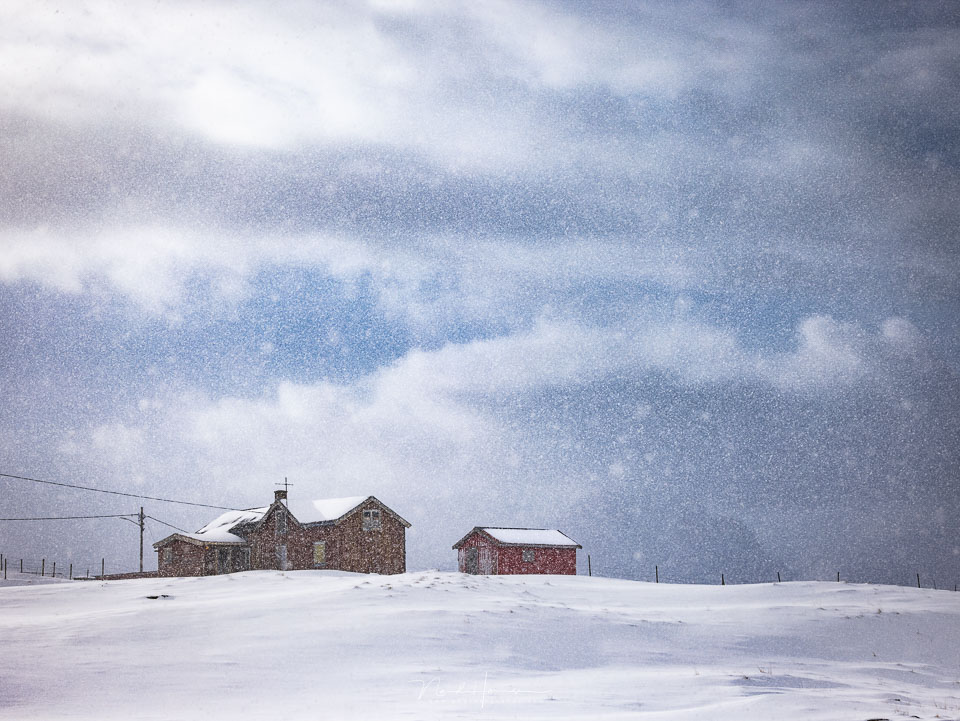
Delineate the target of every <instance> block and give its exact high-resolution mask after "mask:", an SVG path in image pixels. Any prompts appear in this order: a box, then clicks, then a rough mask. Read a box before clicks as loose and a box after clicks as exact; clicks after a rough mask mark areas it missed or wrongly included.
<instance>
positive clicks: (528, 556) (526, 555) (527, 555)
mask: <svg viewBox="0 0 960 721" xmlns="http://www.w3.org/2000/svg"><path fill="white" fill-rule="evenodd" d="M535 555H536V551H534V550H533V549H532V548H524V549H523V562H524V563H533V559H534V556H535Z"/></svg>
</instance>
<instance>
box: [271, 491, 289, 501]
mask: <svg viewBox="0 0 960 721" xmlns="http://www.w3.org/2000/svg"><path fill="white" fill-rule="evenodd" d="M285 500H287V491H286V489H284V490H282V491H274V492H273V502H274V503H276V502H277V501H285Z"/></svg>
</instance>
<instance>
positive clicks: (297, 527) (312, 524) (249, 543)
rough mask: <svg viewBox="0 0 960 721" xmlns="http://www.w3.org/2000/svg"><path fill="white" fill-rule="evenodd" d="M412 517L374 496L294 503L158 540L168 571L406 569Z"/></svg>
mask: <svg viewBox="0 0 960 721" xmlns="http://www.w3.org/2000/svg"><path fill="white" fill-rule="evenodd" d="M409 527H410V524H409V523H408V522H407V521H405V520H404V519H403V518H401V517H400V516H399V515H397V514H396V513H395V512H394V511H393V510H391V509H390V508H388V507H387V506H386V505H384V504H383V503H382V502H381V501H379V500H377V499H376V498H374V497H373V496H354V497H351V498H327V499H321V500H317V501H305V502H299V503H296V502H295V503H291V504H288V502H287V492H286V491H285V490H283V491H275V498H274V501H273V503H272V504H270V505H269V506H265V507H263V508H251V509H248V510H243V511H228V512H226V513H224V514H222V515H221V516H219V517H217V518H215V519H214V520H212V521H211V522H210V523H208V524H207V525H205V526H204V527H203V528H201V529H200V530H199V531H197V532H196V533H174V534H172V535H170V536H167V537H166V538H164V539H162V540H160V541H157V542H156V543H154V544H153V547H154V549H156V551H157V554H158V558H157V569H158V574H159V575H160V576H212V575H216V574H221V573H234V572H236V571H248V570H254V569H279V570H302V569H311V568H321V569H336V570H340V571H355V572H358V573H403V572H404V571H405V570H406V536H405V534H406V529H407V528H409Z"/></svg>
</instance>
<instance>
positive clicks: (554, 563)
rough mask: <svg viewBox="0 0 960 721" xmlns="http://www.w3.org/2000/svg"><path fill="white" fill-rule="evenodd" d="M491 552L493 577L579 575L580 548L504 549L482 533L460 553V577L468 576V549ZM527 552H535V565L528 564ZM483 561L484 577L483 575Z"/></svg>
mask: <svg viewBox="0 0 960 721" xmlns="http://www.w3.org/2000/svg"><path fill="white" fill-rule="evenodd" d="M474 547H475V548H480V549H489V552H490V553H491V554H492V557H493V558H492V566H493V567H492V569H491V570H490V573H492V574H497V575H514V574H522V573H551V574H562V575H570V576H575V575H576V574H577V549H576V548H541V547H538V546H526V547H524V546H500V545H497V544H496V543H495V542H494V541H492V540H491V539H490V538H488V537H487V536H486V535H485V534H483V533H481V532H480V531H476V532H474V533H472V534H471V535H470V536H468V537H467V538H466V539H465V540H464V541H463V545H461V546H460V548H459V549H457V567H458V569H459V571H460V573H466V572H467V568H466V554H465V553H464V551H465V550H466V549H467V548H474ZM524 548H527V549H530V550H533V553H534V556H533V562H532V563H524V561H523V551H524ZM482 565H483V564H482V561H481V562H480V566H481V568H480V573H483V568H482Z"/></svg>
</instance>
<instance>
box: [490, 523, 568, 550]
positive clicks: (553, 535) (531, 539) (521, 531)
mask: <svg viewBox="0 0 960 721" xmlns="http://www.w3.org/2000/svg"><path fill="white" fill-rule="evenodd" d="M480 530H481V531H483V532H484V533H488V534H490V535H491V536H493V537H494V538H495V539H497V540H498V541H500V543H510V544H517V545H524V546H579V545H580V544H578V543H577V542H576V541H574V540H573V539H572V538H570V537H569V536H566V535H564V534H562V533H560V531H557V530H554V529H550V528H491V527H481V528H480Z"/></svg>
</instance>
